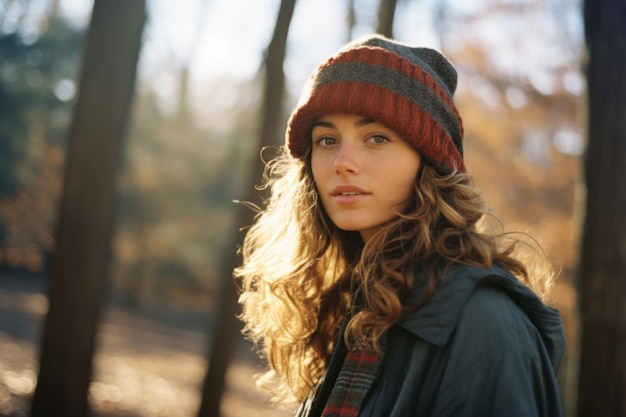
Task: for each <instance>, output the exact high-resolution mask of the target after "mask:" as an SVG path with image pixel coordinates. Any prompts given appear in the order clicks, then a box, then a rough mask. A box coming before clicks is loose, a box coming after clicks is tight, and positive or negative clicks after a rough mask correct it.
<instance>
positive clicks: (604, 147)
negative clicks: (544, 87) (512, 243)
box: [578, 0, 626, 417]
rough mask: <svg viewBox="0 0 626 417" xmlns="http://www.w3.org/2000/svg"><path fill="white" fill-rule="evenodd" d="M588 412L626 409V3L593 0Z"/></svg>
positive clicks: (582, 380)
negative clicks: (625, 167)
mask: <svg viewBox="0 0 626 417" xmlns="http://www.w3.org/2000/svg"><path fill="white" fill-rule="evenodd" d="M584 18H585V35H586V41H587V46H588V51H589V58H588V59H589V60H588V63H587V69H586V70H587V80H588V112H589V114H588V139H589V142H588V149H587V154H586V159H585V180H586V183H587V201H586V216H585V220H584V224H583V238H582V248H581V250H582V258H581V268H580V274H581V285H580V308H581V311H580V313H581V345H580V372H579V393H578V415H579V416H580V417H592V416H593V417H596V416H615V417H617V416H626V395H625V394H626V354H625V352H626V302H625V300H626V184H625V183H624V161H626V2H624V0H595V1H591V0H587V1H586V2H585V5H584Z"/></svg>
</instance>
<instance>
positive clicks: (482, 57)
mask: <svg viewBox="0 0 626 417" xmlns="http://www.w3.org/2000/svg"><path fill="white" fill-rule="evenodd" d="M26 3H29V2H6V1H5V2H1V3H0V416H2V415H4V416H9V417H21V416H27V415H28V414H29V410H30V403H31V401H32V398H33V396H34V395H35V391H36V386H37V378H38V372H39V360H40V355H41V352H40V349H41V343H42V339H43V337H44V334H43V333H44V331H43V329H44V327H45V320H46V314H47V313H48V311H49V307H50V305H49V299H48V296H49V293H48V291H49V286H48V284H49V279H50V273H51V267H52V265H53V262H54V259H55V254H56V253H55V249H56V244H57V233H58V226H59V218H58V216H59V204H60V201H61V198H62V190H63V185H64V181H65V178H64V175H65V169H66V168H67V165H66V164H67V163H68V161H67V160H68V152H67V151H68V137H69V132H70V129H71V127H72V118H73V116H74V110H75V108H76V106H77V104H78V103H77V100H78V97H79V96H80V93H81V91H79V90H80V87H79V86H80V71H81V62H82V61H81V60H82V58H83V50H82V46H83V45H84V41H85V33H86V30H87V28H88V25H89V18H90V13H91V7H92V6H93V2H89V1H87V2H75V1H69V0H61V1H48V0H38V1H34V2H32V3H33V5H32V9H29V8H28V7H27V6H26V5H25V4H26ZM77 3H84V4H81V5H78V4H77ZM348 3H349V2H347V1H346V2H336V1H331V0H324V1H321V2H316V1H311V0H299V1H298V2H297V3H296V4H297V6H296V9H295V12H294V16H293V21H292V22H291V28H290V32H289V37H288V43H287V56H286V59H285V62H284V64H285V65H284V66H282V67H281V68H284V69H285V74H284V75H285V77H286V78H285V91H284V93H283V92H281V91H277V92H276V93H277V94H281V93H282V94H281V95H280V97H282V99H283V101H282V105H283V106H284V108H277V109H275V110H276V112H278V113H277V114H279V119H280V126H281V130H280V132H278V133H276V134H272V135H273V139H274V142H273V143H274V144H276V145H280V144H282V143H283V140H284V136H283V135H284V126H285V123H286V117H287V114H288V110H290V109H291V108H292V106H293V105H294V104H295V103H296V101H297V98H298V97H297V92H298V91H299V90H300V88H301V87H302V84H303V83H304V82H305V80H306V78H307V77H308V74H309V73H310V72H311V71H312V70H313V69H314V66H315V65H316V64H317V63H318V62H320V61H321V59H322V58H324V57H326V56H327V55H328V53H330V52H331V51H334V50H335V49H336V48H337V46H339V45H341V44H343V43H344V42H345V41H346V40H347V39H348V38H349V37H351V36H352V37H356V36H360V35H362V34H364V33H367V32H371V31H372V30H374V29H373V28H375V27H376V10H377V7H378V2H375V1H361V2H356V3H355V2H352V4H353V6H354V7H355V10H354V16H353V18H354V19H356V20H355V21H354V22H352V24H351V26H349V13H348ZM440 3H441V4H444V3H445V5H443V6H441V5H439V3H438V2H433V1H403V2H398V6H397V7H398V10H397V12H396V17H395V20H394V33H395V34H396V37H397V38H398V39H399V40H400V41H403V42H407V43H411V44H420V43H422V44H424V45H425V46H428V47H432V48H437V49H441V50H442V52H444V54H445V55H446V56H447V57H448V58H449V59H450V61H452V62H453V63H454V64H455V66H456V67H457V68H458V71H459V86H458V90H457V95H456V96H455V100H456V104H457V107H458V109H459V112H460V114H461V115H462V118H463V127H464V130H465V136H464V149H465V156H464V158H465V161H466V162H465V163H466V166H467V167H468V171H470V172H471V173H472V174H473V175H474V177H475V180H476V183H477V185H478V186H479V188H480V189H481V190H482V192H483V193H484V196H485V199H486V201H487V205H488V206H489V207H490V208H492V209H493V211H494V212H495V213H496V214H497V215H498V217H499V218H500V219H502V221H503V223H504V224H505V225H506V229H507V230H508V229H511V230H522V231H528V232H529V233H531V234H532V235H534V236H537V237H538V239H539V241H540V242H541V243H542V244H543V245H544V246H545V248H546V251H547V254H548V257H549V258H550V259H551V260H553V261H554V264H555V265H556V268H557V269H558V270H559V271H560V275H559V277H558V280H557V283H556V285H555V287H554V288H553V289H552V292H551V295H550V299H551V303H552V304H553V305H555V306H556V307H557V308H559V309H560V310H561V314H562V316H563V321H564V324H565V327H566V332H567V336H568V339H569V340H570V341H571V342H570V343H571V344H573V345H574V348H573V350H571V351H568V355H569V352H573V356H572V358H573V359H571V358H570V357H569V356H568V357H566V365H565V366H563V367H562V369H561V374H562V375H560V379H561V380H562V381H564V382H563V383H562V385H563V387H564V388H563V390H562V391H563V393H564V398H565V400H564V401H565V402H566V403H571V402H572V401H575V395H576V393H575V390H574V389H573V388H572V386H573V384H575V383H576V381H575V380H573V378H575V377H576V368H575V366H574V365H575V364H573V362H574V360H575V359H576V358H577V357H576V356H575V354H576V353H577V351H576V350H575V349H576V348H577V346H576V344H577V338H578V335H579V324H578V316H577V308H578V298H579V294H578V292H577V290H576V279H577V275H576V273H577V267H578V252H579V242H580V235H581V231H580V221H581V218H580V210H581V209H580V204H581V199H582V198H583V197H584V195H582V194H581V190H582V186H581V182H580V181H581V172H582V171H581V168H582V163H581V159H582V156H583V154H584V151H585V148H586V138H585V132H584V121H583V119H582V118H583V117H584V114H583V110H582V109H584V94H585V90H586V88H587V85H586V79H585V76H584V75H583V74H582V72H581V62H582V59H583V47H584V45H583V27H582V19H581V5H580V3H579V2H578V1H570V0H558V1H552V2H541V1H526V2H502V1H496V0H491V1H487V0H486V1H483V2H466V1H463V0H455V1H448V2H440ZM355 4H356V6H355ZM278 7H279V2H277V1H271V0H263V1H258V2H257V1H253V2H248V1H246V2H244V1H229V2H205V1H201V0H197V1H193V2H190V3H189V5H188V7H186V8H183V7H181V6H180V5H179V4H177V2H171V1H167V0H149V1H147V6H146V13H147V20H146V26H145V29H144V32H143V35H142V45H141V48H142V49H141V51H140V56H139V62H138V69H137V79H136V82H135V89H134V96H133V98H132V106H131V111H130V112H129V122H128V126H127V128H126V130H125V132H126V134H127V137H126V139H125V142H124V144H123V147H122V150H121V155H120V160H119V163H118V162H116V167H117V170H116V172H115V179H114V184H115V200H114V204H113V207H112V218H111V225H110V248H109V250H108V251H107V254H106V256H107V258H106V259H107V260H106V274H107V275H106V277H107V279H106V285H105V286H104V287H103V288H101V289H99V290H98V291H101V293H102V294H103V305H102V309H101V313H100V316H99V320H100V321H99V322H98V326H97V329H96V340H95V352H94V357H93V370H92V378H91V382H90V384H89V386H88V402H89V405H90V407H91V408H92V409H93V415H94V416H95V417H109V416H111V417H112V416H125V417H139V416H145V417H160V416H168V417H178V416H180V417H184V416H195V415H197V413H198V408H199V407H200V404H201V400H202V385H203V381H204V378H205V376H206V373H207V370H208V363H209V357H210V354H211V353H212V352H210V349H211V346H213V341H214V340H215V337H216V336H215V334H216V329H217V328H218V323H217V317H219V316H220V314H219V313H220V308H221V306H222V305H223V304H222V303H223V302H224V292H223V288H224V287H225V286H226V285H231V284H232V271H231V270H228V265H229V264H228V262H229V260H230V259H231V257H232V256H235V255H236V251H237V249H238V247H239V244H240V242H241V237H242V233H241V232H242V230H240V228H241V227H243V228H244V229H243V230H244V231H245V227H247V225H240V224H238V221H239V217H238V214H237V210H238V209H239V208H240V207H239V206H237V204H235V203H234V202H233V200H242V199H245V198H246V196H248V195H250V191H251V189H250V188H251V187H253V186H254V185H258V184H259V183H260V182H261V179H260V178H255V179H254V181H250V177H251V176H252V175H253V173H254V172H256V171H255V166H256V165H257V162H258V160H259V154H260V149H259V146H258V145H259V137H260V135H261V134H260V133H259V131H260V130H261V126H262V124H263V123H262V122H263V120H262V116H261V115H262V114H263V113H262V112H261V109H260V107H261V103H262V99H263V88H264V87H263V82H264V78H263V76H264V74H265V71H266V68H265V67H264V64H265V62H264V59H265V57H266V56H267V47H268V44H269V42H270V40H271V36H272V31H273V29H274V25H275V20H276V13H277V10H278ZM242 22H249V25H248V23H246V24H244V23H242ZM320 22H323V24H321V23H320ZM322 26H323V27H324V30H321V27H322ZM348 26H349V27H348ZM112 30H113V26H112ZM277 107H278V106H277ZM255 203H258V204H261V203H260V202H258V201H257V202H255ZM93 209H94V211H96V210H98V209H102V207H94V208H93ZM246 209H247V208H246ZM276 227H281V222H280V219H278V221H277V224H276ZM293 250H296V248H285V251H284V252H285V254H288V253H290V252H291V251H293ZM268 262H271V260H268ZM87 278H89V277H87ZM87 278H86V279H87ZM234 330H236V332H239V330H240V329H234ZM231 353H232V354H233V360H232V362H231V363H230V365H229V367H228V372H227V379H226V381H227V382H226V391H225V392H224V394H223V397H222V398H223V400H222V405H221V407H222V411H223V416H224V417H235V416H246V417H264V416H273V417H282V416H283V415H284V416H288V415H291V410H276V409H275V408H274V406H273V405H272V404H271V403H270V400H269V399H270V396H269V394H268V393H265V392H262V391H259V390H258V389H257V387H256V385H255V378H254V376H255V375H256V374H258V373H260V372H261V371H263V370H264V368H263V367H264V366H265V365H264V363H263V361H262V360H259V359H258V358H257V357H256V354H255V353H254V352H253V347H252V346H251V345H250V343H249V342H247V341H244V340H243V339H242V338H241V337H239V338H238V339H237V341H236V349H234V351H233V352H231ZM568 360H571V362H569V363H568V362H567V361H568ZM566 409H569V407H566ZM569 417H573V415H570V416H569Z"/></svg>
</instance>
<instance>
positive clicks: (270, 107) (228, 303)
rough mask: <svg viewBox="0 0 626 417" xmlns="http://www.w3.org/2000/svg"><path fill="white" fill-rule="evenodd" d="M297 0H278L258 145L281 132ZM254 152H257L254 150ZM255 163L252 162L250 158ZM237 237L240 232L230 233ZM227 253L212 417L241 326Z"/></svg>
mask: <svg viewBox="0 0 626 417" xmlns="http://www.w3.org/2000/svg"><path fill="white" fill-rule="evenodd" d="M295 4H296V0H281V4H280V9H279V12H278V19H277V21H276V27H275V30H274V35H273V37H272V40H271V42H270V45H269V47H268V50H267V55H266V58H265V82H264V98H263V103H262V106H261V111H262V113H261V129H260V137H259V149H262V148H263V147H265V146H272V145H279V144H281V142H282V139H283V135H282V134H280V128H279V127H280V123H281V115H282V104H283V92H284V90H285V88H284V85H285V74H284V72H283V63H284V61H285V55H286V49H287V34H288V32H289V25H290V24H291V19H292V16H293V11H294V9H295ZM255 155H258V154H256V153H255ZM253 163H254V162H253ZM263 170H264V165H263V163H262V161H261V160H260V159H257V160H256V162H255V169H254V170H253V172H252V178H251V179H250V182H249V186H248V187H247V195H246V198H245V201H249V202H254V203H256V204H259V201H260V199H259V197H258V193H257V192H256V190H255V188H254V185H255V184H257V183H259V181H260V179H261V178H262V173H263ZM253 215H254V213H252V212H251V211H250V210H249V209H247V208H246V207H242V206H241V205H238V207H237V224H238V226H239V227H245V226H248V225H250V224H251V223H252V221H253ZM233 238H234V239H235V240H239V236H238V235H237V236H233ZM231 247H232V251H231V253H230V257H227V259H226V262H225V263H224V265H225V268H224V269H223V274H224V281H223V283H222V285H223V287H222V297H220V300H221V304H220V306H219V309H218V313H219V316H218V321H217V329H216V331H215V333H214V334H213V335H212V338H211V340H212V348H211V351H210V352H211V353H210V358H209V369H208V372H207V375H206V377H205V380H204V385H203V388H202V402H201V404H200V410H199V412H198V416H199V417H215V416H219V415H220V403H221V397H222V393H223V392H224V387H225V379H226V370H227V368H228V364H229V363H230V360H231V358H232V354H233V351H234V348H235V341H236V340H237V334H238V333H239V331H240V329H241V326H240V323H239V321H238V320H237V319H236V312H237V307H238V306H237V289H236V286H235V283H234V282H233V279H232V271H233V269H234V268H236V267H237V266H238V265H239V263H240V262H241V260H240V259H239V256H238V255H237V253H236V252H235V244H234V243H233V245H231Z"/></svg>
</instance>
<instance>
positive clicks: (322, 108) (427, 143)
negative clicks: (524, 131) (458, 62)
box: [286, 35, 465, 172]
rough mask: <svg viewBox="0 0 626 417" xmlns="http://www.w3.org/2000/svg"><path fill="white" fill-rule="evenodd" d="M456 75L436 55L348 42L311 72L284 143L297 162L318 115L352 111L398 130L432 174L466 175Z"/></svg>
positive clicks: (379, 40)
mask: <svg viewBox="0 0 626 417" xmlns="http://www.w3.org/2000/svg"><path fill="white" fill-rule="evenodd" d="M456 83H457V73H456V70H455V69H454V67H453V66H452V65H451V64H450V62H449V61H448V60H447V59H446V57H444V56H443V55H442V54H441V53H440V52H438V51H436V50H434V49H429V48H422V47H413V46H408V45H404V44H401V43H399V42H396V41H395V40H392V39H388V38H385V37H382V36H380V35H370V36H367V37H365V38H363V39H360V40H358V41H355V42H352V43H349V44H348V45H346V46H345V47H344V48H343V49H341V50H340V51H339V52H338V53H337V54H336V55H334V56H332V57H330V58H329V59H328V60H326V61H325V62H324V63H322V64H321V65H320V66H319V67H318V68H317V69H316V71H315V72H314V73H313V74H312V75H311V77H310V78H309V81H308V83H307V85H306V87H305V88H304V91H303V93H302V96H301V97H300V101H299V103H298V105H297V107H296V109H295V110H294V111H293V113H292V114H291V117H290V118H289V123H288V126H287V132H286V142H287V146H288V148H289V150H290V152H291V154H292V155H293V156H294V157H296V158H304V157H305V155H306V154H307V153H308V149H309V147H310V146H311V128H312V126H313V123H314V122H315V119H316V118H318V117H319V116H322V115H325V114H333V113H344V114H356V115H359V116H363V117H368V118H371V119H373V120H375V121H377V122H379V123H382V124H384V125H385V126H387V127H389V128H390V129H393V130H394V131H396V132H398V133H399V134H400V135H401V136H402V137H403V138H404V139H405V140H406V141H407V142H408V143H410V144H411V145H412V146H413V147H414V148H415V149H416V150H417V151H418V152H419V153H420V154H421V155H422V157H424V158H426V159H428V160H429V161H430V162H431V163H433V164H434V165H435V166H436V167H437V168H438V169H440V170H442V171H444V172H449V171H450V170H452V169H453V168H456V169H458V170H459V171H461V172H465V165H464V163H463V143H462V139H463V123H462V121H461V117H460V115H459V112H458V111H457V109H456V107H455V105H454V101H453V94H454V91H455V89H456Z"/></svg>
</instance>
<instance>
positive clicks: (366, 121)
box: [312, 117, 376, 129]
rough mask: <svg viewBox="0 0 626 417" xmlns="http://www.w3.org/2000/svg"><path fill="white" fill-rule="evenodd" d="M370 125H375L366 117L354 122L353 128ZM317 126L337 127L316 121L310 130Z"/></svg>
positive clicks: (372, 120) (373, 121) (322, 121)
mask: <svg viewBox="0 0 626 417" xmlns="http://www.w3.org/2000/svg"><path fill="white" fill-rule="evenodd" d="M372 123H376V121H375V120H374V119H370V118H368V117H364V118H363V119H359V120H357V121H356V122H354V127H363V126H365V125H369V124H372ZM317 126H320V127H327V128H329V129H336V128H337V126H335V125H334V124H333V123H330V122H326V121H324V120H318V121H316V122H314V123H313V126H312V128H314V127H317Z"/></svg>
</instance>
